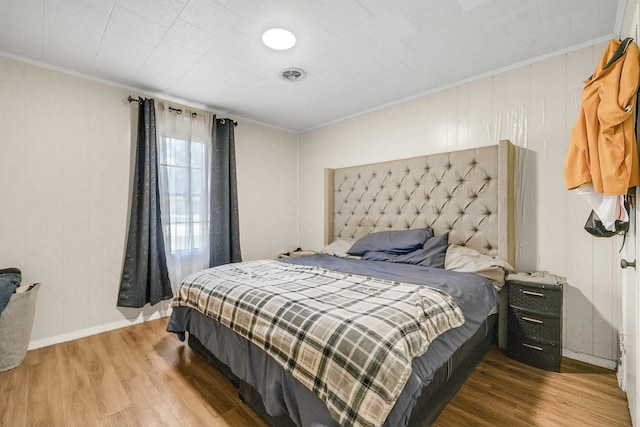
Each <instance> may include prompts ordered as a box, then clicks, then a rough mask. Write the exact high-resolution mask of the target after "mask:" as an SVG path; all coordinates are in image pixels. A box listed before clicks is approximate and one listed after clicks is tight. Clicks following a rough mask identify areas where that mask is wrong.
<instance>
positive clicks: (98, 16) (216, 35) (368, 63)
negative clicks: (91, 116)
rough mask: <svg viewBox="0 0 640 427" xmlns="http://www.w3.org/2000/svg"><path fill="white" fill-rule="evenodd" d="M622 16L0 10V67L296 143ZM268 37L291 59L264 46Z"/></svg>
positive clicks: (505, 1) (359, 1) (619, 8)
mask: <svg viewBox="0 0 640 427" xmlns="http://www.w3.org/2000/svg"><path fill="white" fill-rule="evenodd" d="M625 4H626V0H0V54H2V53H4V55H6V56H11V57H19V58H25V59H27V60H29V61H31V62H35V63H40V64H46V65H50V66H53V67H56V68H59V69H64V70H70V71H72V72H74V73H80V74H82V75H87V76H91V77H93V78H98V79H101V80H107V81H110V82H114V83H117V84H120V85H125V86H128V87H132V88H139V89H141V90H143V91H146V92H148V93H151V94H156V95H158V96H163V95H164V96H166V97H168V98H170V99H176V100H183V101H185V102H186V103H190V104H193V105H201V106H205V107H207V108H210V109H214V110H217V111H222V112H226V113H228V114H230V115H232V116H234V115H235V116H236V117H244V118H248V119H252V120H255V121H259V122H262V123H265V124H269V125H272V126H277V127H280V128H284V129H288V130H292V131H303V130H307V129H312V128H315V127H318V126H321V125H323V124H327V123H331V122H334V121H338V120H341V119H343V118H345V117H349V116H353V115H357V114H359V113H362V112H364V111H369V110H372V109H376V108H379V107H380V106H383V105H389V104H392V103H395V102H398V101H400V100H402V99H407V98H410V97H415V96H417V95H419V94H425V93H429V92H432V91H435V90H437V89H440V88H444V87H447V86H451V85H453V84H455V83H459V82H463V81H468V80H471V79H474V78H478V77H479V76H483V75H487V74H490V73H492V72H494V71H497V70H501V69H505V68H508V67H511V66H513V65H516V64H523V63H527V62H530V61H532V60H535V59H537V58H540V57H545V56H550V55H554V54H558V53H563V52H567V51H570V50H573V49H576V48H579V47H583V46H586V45H590V44H592V43H594V42H599V41H603V40H606V39H609V38H613V37H617V36H618V35H619V34H617V33H618V32H619V27H620V24H621V22H620V21H621V19H622V16H621V15H622V12H623V11H624V6H625ZM273 27H280V28H286V29H288V30H290V31H292V32H293V33H294V34H295V35H296V37H297V44H296V45H295V46H294V47H293V49H291V50H289V51H286V52H282V51H274V50H271V49H269V48H267V47H266V46H264V45H263V44H262V42H261V36H262V33H263V32H264V31H265V30H267V29H269V28H273ZM288 67H298V68H302V69H304V70H305V71H306V72H307V78H306V79H305V80H302V81H299V82H295V83H291V82H288V81H284V80H282V79H280V78H279V72H280V71H281V70H282V69H284V68H288ZM585 77H587V76H585ZM0 78H1V76H0Z"/></svg>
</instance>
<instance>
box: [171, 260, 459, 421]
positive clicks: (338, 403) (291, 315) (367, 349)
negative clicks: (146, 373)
mask: <svg viewBox="0 0 640 427" xmlns="http://www.w3.org/2000/svg"><path fill="white" fill-rule="evenodd" d="M172 306H173V307H179V306H182V307H190V308H193V309H196V310H198V311H200V312H201V313H203V314H205V315H207V316H210V317H212V318H214V319H216V320H217V321H219V322H220V323H222V324H224V325H226V326H228V327H229V328H231V329H232V330H234V331H235V332H236V333H238V334H240V335H241V336H243V337H245V338H246V339H248V340H250V341H252V342H253V343H254V344H256V345H258V346H259V347H260V348H262V349H263V350H265V351H266V352H267V353H268V354H269V355H270V356H271V357H273V358H274V359H275V360H276V361H277V362H278V363H279V364H281V365H282V367H283V368H284V369H286V370H287V371H288V372H290V373H291V374H292V375H293V377H294V378H296V379H297V380H298V381H300V382H301V383H302V384H304V385H305V386H306V387H308V388H309V389H310V390H312V391H313V392H314V393H315V394H317V395H318V397H320V399H322V400H323V401H324V402H325V403H326V405H327V408H328V409H329V413H330V414H331V416H332V417H333V418H334V419H335V420H336V421H337V422H338V423H339V424H340V425H344V426H352V425H353V426H380V425H382V424H383V423H384V421H385V419H386V418H387V416H388V414H389V412H390V411H391V409H392V408H393V405H394V404H395V401H396V400H397V398H398V396H399V394H400V392H401V391H402V389H403V387H404V385H405V383H406V381H407V379H408V378H409V374H410V373H411V361H412V359H413V358H414V357H417V356H419V355H421V354H423V353H424V352H425V351H426V350H427V348H428V346H429V344H430V342H431V341H433V340H434V339H435V338H436V337H437V336H438V335H440V334H442V333H443V332H445V331H447V330H449V329H452V328H455V327H458V326H460V325H462V324H463V323H464V316H463V314H462V311H461V310H460V308H459V307H458V306H457V305H456V304H455V302H454V301H453V300H452V299H451V297H449V296H448V295H447V294H445V293H443V292H441V291H438V290H435V289H432V288H428V287H425V286H419V285H412V284H406V283H398V282H393V281H389V280H382V279H375V278H370V277H365V276H357V275H352V274H347V273H341V272H337V271H331V270H325V269H322V268H318V267H313V266H303V265H293V264H287V263H283V262H278V261H272V260H263V261H250V262H244V263H237V264H227V265H223V266H219V267H216V268H212V269H208V270H203V271H201V272H198V273H194V274H191V275H190V276H188V277H187V278H186V279H185V280H184V282H183V283H182V285H181V287H180V289H179V290H178V292H177V295H176V296H175V298H174V300H173V302H172Z"/></svg>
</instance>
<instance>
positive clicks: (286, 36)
mask: <svg viewBox="0 0 640 427" xmlns="http://www.w3.org/2000/svg"><path fill="white" fill-rule="evenodd" d="M262 42H263V43H264V44H266V45H267V46H268V47H270V48H271V49H275V50H287V49H291V48H292V47H293V45H294V44H296V36H294V35H293V33H292V32H291V31H287V30H283V29H282V28H272V29H270V30H267V31H265V32H264V34H263V35H262Z"/></svg>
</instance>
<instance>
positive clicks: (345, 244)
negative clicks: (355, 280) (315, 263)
mask: <svg viewBox="0 0 640 427" xmlns="http://www.w3.org/2000/svg"><path fill="white" fill-rule="evenodd" d="M351 246H353V240H344V239H336V240H334V241H333V242H331V243H330V244H328V245H327V246H325V247H324V248H322V249H321V250H320V253H323V254H327V255H333V256H339V257H343V258H347V257H348V258H354V257H353V256H351V255H349V254H348V253H347V251H348V250H349V249H350V248H351Z"/></svg>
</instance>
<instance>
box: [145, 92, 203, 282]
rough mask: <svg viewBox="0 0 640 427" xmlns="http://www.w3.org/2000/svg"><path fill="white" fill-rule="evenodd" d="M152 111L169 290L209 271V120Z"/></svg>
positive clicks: (161, 109) (163, 106)
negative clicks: (192, 274) (156, 136)
mask: <svg viewBox="0 0 640 427" xmlns="http://www.w3.org/2000/svg"><path fill="white" fill-rule="evenodd" d="M158 106H159V108H158V109H157V112H156V119H157V128H158V166H159V167H158V169H159V175H160V209H161V214H162V229H163V235H164V246H165V250H166V254H167V267H168V268H169V278H170V280H171V284H172V286H174V287H175V288H174V291H175V290H176V289H177V286H178V285H179V284H180V283H181V282H182V279H184V278H185V276H186V275H188V274H190V273H193V272H194V271H198V270H202V269H203V268H207V267H208V266H209V256H210V253H209V175H210V169H211V164H210V163H211V161H210V157H211V132H212V128H213V116H212V115H211V114H208V113H197V114H195V113H191V112H189V111H184V112H183V113H182V114H180V113H178V112H177V111H178V110H176V109H173V110H170V109H169V108H168V105H166V104H164V103H159V104H158Z"/></svg>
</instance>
